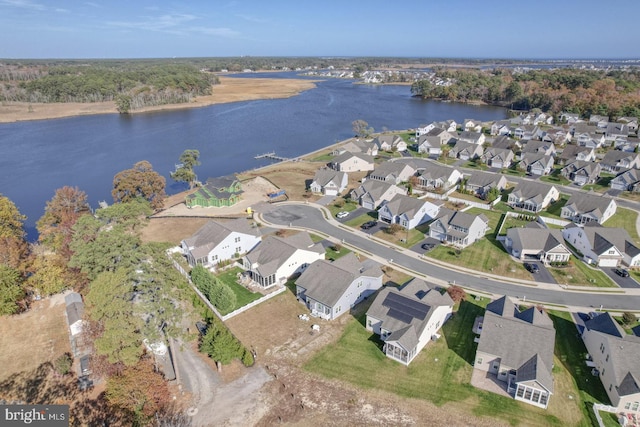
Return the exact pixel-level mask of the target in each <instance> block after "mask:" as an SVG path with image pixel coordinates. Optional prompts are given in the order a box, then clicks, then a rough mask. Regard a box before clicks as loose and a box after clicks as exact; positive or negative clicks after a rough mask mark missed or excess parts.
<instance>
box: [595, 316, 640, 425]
mask: <svg viewBox="0 0 640 427" xmlns="http://www.w3.org/2000/svg"><path fill="white" fill-rule="evenodd" d="M582 341H583V342H584V345H585V347H586V348H587V351H588V352H589V354H590V355H591V361H592V362H593V364H594V365H595V368H594V369H596V370H597V374H598V376H599V378H600V381H601V382H602V385H603V386H604V389H605V390H606V392H607V395H608V396H609V400H610V401H611V406H613V407H615V408H616V412H618V413H620V412H622V413H624V414H630V415H635V416H636V417H638V416H640V363H638V354H640V336H638V335H637V333H636V334H633V335H631V334H627V333H626V332H625V331H624V329H622V327H620V325H618V322H616V320H615V319H614V318H613V317H611V315H610V314H609V313H607V312H604V313H602V314H599V315H597V316H596V317H594V318H592V319H591V320H587V321H586V322H584V330H583V331H582Z"/></svg>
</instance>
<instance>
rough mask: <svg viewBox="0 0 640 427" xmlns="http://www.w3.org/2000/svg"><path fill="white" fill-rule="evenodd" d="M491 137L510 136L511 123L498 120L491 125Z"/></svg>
mask: <svg viewBox="0 0 640 427" xmlns="http://www.w3.org/2000/svg"><path fill="white" fill-rule="evenodd" d="M490 133H491V135H493V136H496V135H510V134H511V122H510V121H509V120H498V121H495V122H493V124H492V125H491V131H490Z"/></svg>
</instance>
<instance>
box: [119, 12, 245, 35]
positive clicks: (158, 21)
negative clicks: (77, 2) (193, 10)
mask: <svg viewBox="0 0 640 427" xmlns="http://www.w3.org/2000/svg"><path fill="white" fill-rule="evenodd" d="M197 19H198V17H197V16H195V15H189V14H165V15H161V16H144V17H142V19H140V20H138V21H109V22H107V25H109V26H111V27H116V28H120V29H129V30H145V31H157V32H163V33H168V34H176V35H186V34H204V35H210V36H220V37H229V38H232V37H238V36H240V33H239V32H238V31H235V30H232V29H231V28H225V27H203V26H194V25H191V23H193V21H196V20H197ZM186 24H189V25H186Z"/></svg>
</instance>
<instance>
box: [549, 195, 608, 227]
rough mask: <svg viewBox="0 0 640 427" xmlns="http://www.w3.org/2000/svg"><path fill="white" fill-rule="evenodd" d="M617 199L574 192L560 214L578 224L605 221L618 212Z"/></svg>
mask: <svg viewBox="0 0 640 427" xmlns="http://www.w3.org/2000/svg"><path fill="white" fill-rule="evenodd" d="M617 208H618V205H617V204H616V201H615V200H613V199H611V198H609V197H603V196H596V195H592V194H573V195H572V196H571V197H570V198H569V200H567V203H565V205H564V206H563V207H562V210H561V212H560V216H561V217H562V218H566V219H568V220H570V221H573V222H575V223H576V224H584V223H586V222H591V221H595V222H597V223H598V224H602V223H604V222H605V221H606V220H608V219H609V218H611V217H612V216H613V215H615V213H616V209H617Z"/></svg>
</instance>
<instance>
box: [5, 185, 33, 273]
mask: <svg viewBox="0 0 640 427" xmlns="http://www.w3.org/2000/svg"><path fill="white" fill-rule="evenodd" d="M25 219H27V217H26V216H24V215H22V214H21V213H20V211H19V210H18V208H17V207H16V205H15V204H14V203H13V202H12V201H11V200H10V199H9V198H8V197H5V196H3V195H2V194H0V264H4V265H7V266H9V267H11V268H13V269H16V270H18V271H19V272H21V273H22V272H24V271H25V270H26V266H27V262H28V257H29V247H28V245H27V241H26V240H25V237H26V233H25V231H24V220H25Z"/></svg>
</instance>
